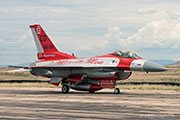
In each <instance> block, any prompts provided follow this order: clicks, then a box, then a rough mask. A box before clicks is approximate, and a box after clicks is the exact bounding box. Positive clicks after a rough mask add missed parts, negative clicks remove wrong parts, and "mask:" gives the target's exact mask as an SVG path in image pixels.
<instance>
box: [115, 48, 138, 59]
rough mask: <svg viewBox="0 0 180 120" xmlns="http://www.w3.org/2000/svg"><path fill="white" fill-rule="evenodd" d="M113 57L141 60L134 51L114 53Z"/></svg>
mask: <svg viewBox="0 0 180 120" xmlns="http://www.w3.org/2000/svg"><path fill="white" fill-rule="evenodd" d="M112 55H116V56H119V57H124V58H140V57H139V56H138V55H137V54H136V53H134V52H133V51H120V50H118V51H115V52H114V53H112Z"/></svg>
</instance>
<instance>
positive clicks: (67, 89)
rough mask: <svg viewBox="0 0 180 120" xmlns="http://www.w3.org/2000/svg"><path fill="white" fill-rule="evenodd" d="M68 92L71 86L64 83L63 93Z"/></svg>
mask: <svg viewBox="0 0 180 120" xmlns="http://www.w3.org/2000/svg"><path fill="white" fill-rule="evenodd" d="M68 92H69V86H68V85H63V87H62V93H68Z"/></svg>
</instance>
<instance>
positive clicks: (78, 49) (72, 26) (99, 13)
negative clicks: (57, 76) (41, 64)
mask: <svg viewBox="0 0 180 120" xmlns="http://www.w3.org/2000/svg"><path fill="white" fill-rule="evenodd" d="M30 24H41V25H42V27H43V28H44V30H45V31H46V33H47V34H48V35H49V37H50V38H51V39H52V40H53V42H54V43H55V45H56V46H57V48H58V49H59V50H60V51H62V52H66V53H69V54H71V53H72V52H73V53H74V54H75V55H76V56H78V57H86V56H94V55H103V54H106V53H111V52H113V51H115V50H122V49H130V50H134V51H135V52H137V53H138V54H139V55H140V56H142V57H144V58H146V59H173V60H179V59H180V57H179V56H180V0H0V64H1V65H3V64H20V63H29V62H33V61H36V60H37V58H36V54H37V50H36V47H35V43H34V40H33V38H32V34H31V31H30V28H29V25H30Z"/></svg>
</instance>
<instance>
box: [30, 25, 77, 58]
mask: <svg viewBox="0 0 180 120" xmlns="http://www.w3.org/2000/svg"><path fill="white" fill-rule="evenodd" d="M29 27H30V28H31V30H32V34H33V38H34V41H35V43H36V47H37V50H38V54H37V55H38V59H66V58H74V56H71V55H68V54H66V53H62V52H59V51H58V50H57V48H56V47H55V45H54V44H53V43H52V41H51V40H50V39H49V37H48V36H47V34H46V33H45V31H44V30H43V29H42V27H41V26H40V25H36V24H35V25H30V26H29Z"/></svg>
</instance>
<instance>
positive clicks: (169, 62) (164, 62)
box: [150, 59, 175, 65]
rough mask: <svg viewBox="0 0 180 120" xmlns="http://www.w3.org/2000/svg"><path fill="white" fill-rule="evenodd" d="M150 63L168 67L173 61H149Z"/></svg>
mask: <svg viewBox="0 0 180 120" xmlns="http://www.w3.org/2000/svg"><path fill="white" fill-rule="evenodd" d="M150 61H152V62H155V63H158V64H160V65H169V64H173V63H174V62H175V61H174V60H165V59H164V60H150Z"/></svg>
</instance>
